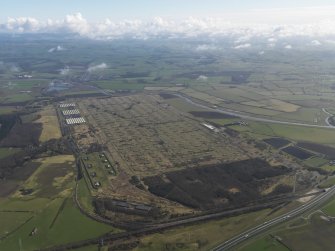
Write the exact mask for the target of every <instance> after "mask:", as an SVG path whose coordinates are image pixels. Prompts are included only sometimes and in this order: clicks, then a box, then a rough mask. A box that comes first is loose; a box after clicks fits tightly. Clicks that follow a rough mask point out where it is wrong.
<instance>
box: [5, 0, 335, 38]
mask: <svg viewBox="0 0 335 251" xmlns="http://www.w3.org/2000/svg"><path fill="white" fill-rule="evenodd" d="M0 6H1V7H0V32H13V33H16V32H21V33H24V32H72V33H77V34H80V35H82V36H88V37H95V38H96V37H100V38H101V37H109V38H113V37H114V38H115V37H120V36H124V35H127V36H129V35H130V34H131V35H132V36H134V37H142V38H147V37H150V36H157V35H160V34H165V35H166V34H174V35H176V34H178V35H179V36H187V37H190V36H197V35H204V34H207V35H211V36H214V35H215V36H216V35H227V34H232V33H233V34H236V33H237V34H240V35H243V34H244V35H246V36H260V35H263V36H267V37H271V36H273V35H276V36H296V35H298V36H300V35H307V36H313V37H320V36H329V35H335V15H334V13H335V2H334V0H318V1H316V0H281V1H272V0H234V1H224V0H122V1H121V0H120V1H119V0H115V1H114V0H94V1H93V0H57V1H56V0H29V1H28V0H10V1H2V3H1V5H0ZM273 33H276V34H273Z"/></svg>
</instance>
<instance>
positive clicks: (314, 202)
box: [213, 186, 335, 251]
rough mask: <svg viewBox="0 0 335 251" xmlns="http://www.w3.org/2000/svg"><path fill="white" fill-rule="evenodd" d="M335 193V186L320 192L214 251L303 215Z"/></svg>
mask: <svg viewBox="0 0 335 251" xmlns="http://www.w3.org/2000/svg"><path fill="white" fill-rule="evenodd" d="M334 194H335V186H333V187H331V188H329V189H328V190H327V191H326V192H325V193H322V194H320V195H319V196H316V197H314V198H313V199H312V200H310V201H309V202H307V203H305V204H304V205H302V206H300V207H298V208H296V209H293V210H292V211H290V212H288V213H286V214H284V215H281V216H279V217H277V218H274V219H272V220H269V221H267V222H264V223H262V224H260V225H258V226H256V227H253V228H251V229H249V230H247V231H245V232H243V233H241V234H239V235H237V236H235V237H233V238H231V239H230V240H227V241H225V242H224V243H222V244H221V245H219V246H217V247H216V248H214V249H213V251H224V250H230V249H231V248H233V247H235V246H237V245H238V244H240V243H242V242H243V241H246V240H248V239H249V238H252V237H254V236H256V235H258V234H259V233H261V232H264V231H265V230H268V229H269V228H271V227H273V226H275V225H278V224H280V223H282V222H284V221H287V220H289V219H291V218H292V217H296V216H299V215H302V214H303V213H305V212H306V211H308V210H310V209H312V208H313V207H316V206H318V205H321V204H322V203H324V202H325V201H327V200H328V199H330V198H331V197H332V196H333V195H334Z"/></svg>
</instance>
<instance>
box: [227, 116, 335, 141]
mask: <svg viewBox="0 0 335 251" xmlns="http://www.w3.org/2000/svg"><path fill="white" fill-rule="evenodd" d="M233 128H234V129H235V130H237V131H241V132H246V133H248V134H250V135H252V136H254V137H256V138H258V139H263V138H267V137H283V138H287V139H290V140H293V141H311V142H314V143H320V144H326V145H330V146H335V143H334V142H335V133H334V132H335V130H334V129H332V128H330V129H327V128H315V127H303V126H293V125H283V124H273V123H263V122H249V125H248V126H234V127H233ZM316 135H317V136H316Z"/></svg>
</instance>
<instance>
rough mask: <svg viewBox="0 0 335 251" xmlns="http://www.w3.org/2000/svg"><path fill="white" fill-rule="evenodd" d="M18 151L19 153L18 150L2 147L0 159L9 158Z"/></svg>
mask: <svg viewBox="0 0 335 251" xmlns="http://www.w3.org/2000/svg"><path fill="white" fill-rule="evenodd" d="M19 151H20V149H18V148H3V147H1V148H0V159H2V158H6V157H8V156H11V155H13V154H15V153H17V152H19Z"/></svg>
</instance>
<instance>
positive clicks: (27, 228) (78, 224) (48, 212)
mask: <svg viewBox="0 0 335 251" xmlns="http://www.w3.org/2000/svg"><path fill="white" fill-rule="evenodd" d="M34 228H37V233H36V235H34V236H30V235H29V234H30V233H31V231H33V229H34ZM110 231H116V230H115V229H114V228H113V227H110V226H108V225H104V224H101V223H98V222H95V221H93V220H91V219H89V218H87V217H86V216H84V215H82V214H81V213H80V211H79V210H78V209H77V208H76V207H75V205H74V203H73V200H72V199H71V198H58V199H54V200H52V201H50V202H49V203H48V204H47V205H44V208H43V207H41V208H40V209H39V210H38V211H37V212H35V214H34V217H33V218H32V219H31V220H30V221H29V222H27V223H26V224H24V225H23V226H22V227H21V228H19V229H18V230H17V231H15V232H13V233H12V234H10V235H9V236H8V237H7V238H6V239H4V240H2V241H0V249H1V250H18V249H19V248H20V243H21V247H22V249H24V250H34V249H36V248H41V247H48V246H53V245H59V244H64V243H67V242H72V241H79V240H83V239H87V238H93V237H96V236H99V235H102V234H105V233H107V232H110Z"/></svg>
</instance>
